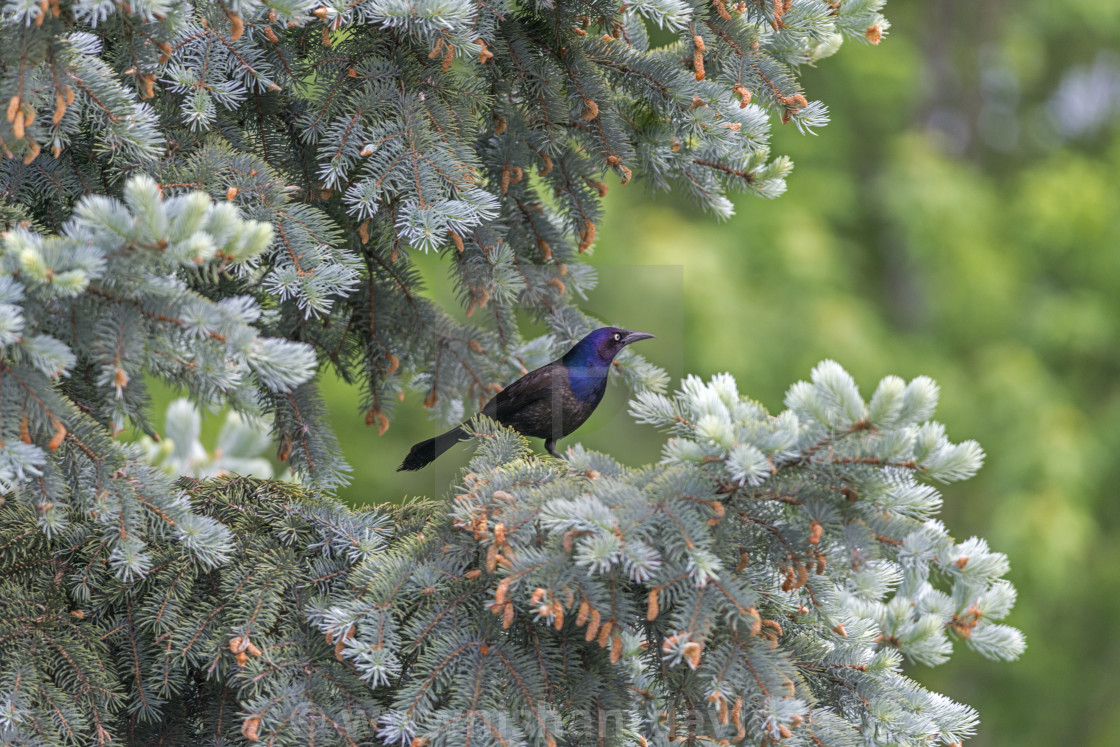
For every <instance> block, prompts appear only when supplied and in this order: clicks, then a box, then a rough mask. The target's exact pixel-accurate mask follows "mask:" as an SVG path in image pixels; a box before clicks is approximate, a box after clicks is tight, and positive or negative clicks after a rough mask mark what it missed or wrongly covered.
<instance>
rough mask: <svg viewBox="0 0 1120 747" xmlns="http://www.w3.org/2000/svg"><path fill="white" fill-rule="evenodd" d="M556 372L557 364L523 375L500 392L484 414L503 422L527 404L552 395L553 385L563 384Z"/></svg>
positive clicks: (487, 405) (484, 408)
mask: <svg viewBox="0 0 1120 747" xmlns="http://www.w3.org/2000/svg"><path fill="white" fill-rule="evenodd" d="M564 383H565V382H563V381H562V380H560V376H558V375H557V372H556V364H555V363H550V364H548V365H547V366H543V367H541V368H538V369H537V370H535V371H530V372H529V373H527V374H525V375H524V376H522V377H521V378H520V379H518V380H517V381H515V382H513V383H512V384H510V385H509V386H507V387H506V388H505V389H503V390H502V391H500V392H498V393H497V394H496V395H495V396H494V398H493V399H492V400H490V401H489V402H487V403H486V406H485V407H483V408H482V412H483V414H484V415H487V416H489V417H491V418H494V419H495V420H497V421H498V422H503V421H504V420H505V419H506V418H507V417H508V416H509V415H512V414H514V413H517V412H519V411H520V410H521V409H522V408H524V407H525V406H526V405H528V404H530V403H531V402H536V401H537V400H540V399H544V398H546V397H549V396H551V395H552V392H553V385H554V384H559V385H561V386H563V384H564Z"/></svg>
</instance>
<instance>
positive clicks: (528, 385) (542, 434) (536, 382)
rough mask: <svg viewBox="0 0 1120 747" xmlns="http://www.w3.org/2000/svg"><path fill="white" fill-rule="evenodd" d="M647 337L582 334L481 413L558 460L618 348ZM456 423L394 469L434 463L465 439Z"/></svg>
mask: <svg viewBox="0 0 1120 747" xmlns="http://www.w3.org/2000/svg"><path fill="white" fill-rule="evenodd" d="M651 337H653V335H651V334H647V333H645V332H631V331H630V330H626V329H618V328H617V327H603V328H601V329H597V330H595V331H594V332H592V333H591V334H589V335H588V336H587V337H585V338H583V339H582V340H580V341H579V342H577V343H576V344H575V347H573V348H572V349H571V350H569V351H568V352H567V353H566V354H565V355H564V357H563V358H561V359H560V360H556V361H553V362H552V363H549V364H548V365H546V366H542V367H540V368H538V369H537V370H535V371H530V372H529V373H527V374H525V375H524V376H522V377H521V378H520V379H518V380H517V381H515V382H513V383H512V384H510V385H509V386H508V387H506V388H505V389H503V390H502V391H500V392H498V394H497V395H496V396H495V397H494V398H493V399H492V400H490V401H489V402H487V403H486V406H485V407H483V408H482V413H483V414H484V415H487V416H489V417H491V418H493V419H494V420H496V421H498V422H499V423H501V424H502V425H506V426H509V427H510V428H513V429H514V430H516V431H518V432H519V433H522V434H524V435H526V436H529V437H531V438H543V439H544V440H545V441H544V447H545V449H547V450H548V453H549V454H552V456H554V457H557V458H559V457H560V455H559V454H557V453H556V442H557V441H558V440H559V439H561V438H563V437H564V436H567V435H568V434H569V433H571V432H572V431H574V430H575V429H576V428H579V427H580V426H581V425H583V422H584V421H585V420H587V419H588V418H589V417H591V413H593V412H595V408H596V407H598V406H599V401H600V400H601V399H603V392H605V391H606V390H607V373H608V372H609V371H610V368H611V362H612V361H614V357H615V356H616V355H618V353H619V351H620V350H622V349H623V348H624V347H626V346H627V345H629V344H630V343H632V342H637V341H638V340H646V339H649V338H651ZM470 437H471V436H470V433H469V432H467V431H466V430H465V429H464V428H463V427H462V426H461V425H457V426H455V427H454V428H452V429H451V430H449V431H448V432H447V433H443V434H441V435H438V436H436V437H435V438H429V439H428V440H427V441H421V442H420V443H418V444H416V445H415V446H413V447H412V450H411V451H409V452H408V456H406V457H405V458H404V461H403V462H401V466H400V467H398V468H397V471H398V472H400V471H401V470H417V469H421V468H422V467H426V466H428V465H429V464H431V463H432V462H433V461H435V459H436V457H438V456H439V455H440V454H442V453H443V452H445V451H447V450H448V449H450V448H451V447H452V446H454V445H455V444H457V443H458V442H459V441H464V440H466V439H468V438H470Z"/></svg>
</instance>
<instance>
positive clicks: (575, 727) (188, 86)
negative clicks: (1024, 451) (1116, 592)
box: [0, 0, 1023, 747]
mask: <svg viewBox="0 0 1120 747" xmlns="http://www.w3.org/2000/svg"><path fill="white" fill-rule="evenodd" d="M881 6H882V0H849V1H846V2H845V1H843V0H841V1H840V2H825V1H824V0H774V2H765V1H763V0H752V1H748V2H739V3H731V2H727V1H724V0H713V2H710V3H709V2H707V1H706V0H705V1H704V2H701V1H700V0H693V1H692V2H683V1H682V0H651V1H646V0H639V1H638V2H623V3H616V2H599V1H598V0H590V1H589V2H584V3H570V2H567V0H560V1H559V2H554V1H553V0H542V1H541V2H536V3H505V2H500V1H498V2H489V1H488V0H479V2H465V0H376V1H366V2H363V1H361V0H357V1H350V0H333V2H326V3H322V2H317V1H316V2H307V1H306V0H277V1H275V2H269V1H265V2H260V1H259V0H227V1H226V2H216V1H215V2H210V1H209V0H199V1H198V2H195V3H193V4H189V3H185V2H172V1H171V0H166V1H162V2H161V1H160V0H154V1H150V0H136V1H135V2H106V1H104V0H76V1H74V2H62V1H61V0H17V1H15V2H9V3H8V4H7V5H6V6H5V7H4V9H3V11H2V16H0V42H2V43H0V101H4V102H7V105H6V117H5V119H4V120H3V121H2V122H0V150H2V151H3V154H4V155H5V156H6V158H5V159H4V160H3V162H2V163H3V166H2V168H0V184H2V187H3V189H2V193H0V219H2V220H3V221H4V223H5V231H4V233H3V236H2V240H0V492H2V493H3V501H4V503H3V505H2V506H0V568H2V569H3V571H4V572H3V576H2V580H0V587H2V588H3V592H2V593H0V698H2V703H0V737H2V738H3V739H4V740H5V742H6V743H11V744H82V745H84V744H109V743H110V742H115V743H122V742H123V743H126V744H144V745H147V744H187V743H193V742H196V741H199V740H203V741H204V742H206V743H213V744H226V743H234V744H246V743H252V742H263V743H268V744H277V745H289V744H290V745H306V744H316V745H325V744H340V745H357V744H384V745H390V744H392V745H413V746H414V747H420V746H421V745H430V746H431V747H435V746H436V745H452V746H458V745H464V744H472V745H515V744H518V745H519V744H526V745H529V744H532V745H547V746H550V747H551V746H553V745H599V744H603V745H607V744H611V745H613V744H620V745H621V744H645V745H667V744H670V743H672V744H678V743H685V744H703V743H723V742H731V743H737V744H756V745H761V744H770V745H773V744H778V743H782V744H790V745H798V744H805V745H811V744H817V745H847V744H856V743H872V744H884V745H888V744H914V745H917V744H922V745H925V744H929V743H931V742H934V743H946V744H951V743H954V742H959V741H960V740H961V739H962V738H964V737H967V736H968V735H969V734H970V733H971V732H972V730H973V729H974V728H975V724H976V714H975V713H974V712H973V711H971V709H969V708H968V707H967V706H963V705H960V704H957V703H955V702H953V701H952V700H950V699H948V698H946V697H944V696H941V695H938V694H936V693H930V692H928V691H926V690H924V689H923V688H921V686H920V685H918V684H917V683H916V682H914V681H912V680H910V679H908V678H907V677H906V676H905V675H904V674H903V672H902V664H903V661H904V660H906V659H909V660H911V661H917V662H922V663H926V664H936V663H940V662H943V661H945V660H946V659H947V658H948V656H949V654H950V652H951V649H952V644H953V642H954V641H963V642H966V643H967V644H968V645H969V646H970V647H972V648H974V649H975V650H977V651H979V652H980V653H982V654H984V655H986V656H991V657H994V658H1005V659H1006V658H1014V657H1015V656H1017V655H1018V653H1019V652H1020V651H1021V650H1022V648H1023V642H1022V638H1021V636H1020V634H1019V633H1018V631H1016V630H1014V629H1013V628H1009V627H1006V626H1003V625H1001V624H999V623H998V620H1000V619H1001V618H1002V617H1004V616H1005V615H1006V614H1007V613H1008V611H1009V610H1010V607H1011V605H1012V603H1013V601H1014V589H1013V588H1012V587H1011V586H1010V584H1008V583H1007V582H1006V581H1005V580H1003V579H1002V576H1003V575H1004V573H1005V572H1006V570H1007V563H1006V559H1005V558H1004V557H1003V556H1002V555H1001V554H999V553H996V552H992V551H991V550H989V548H988V547H987V545H986V544H985V543H984V542H983V540H980V539H976V538H973V539H970V540H967V541H965V542H961V543H957V542H955V541H954V540H953V539H951V537H950V536H949V534H948V533H947V531H946V529H945V527H943V526H942V525H941V524H940V523H938V522H937V520H936V518H935V516H936V513H937V510H938V507H939V505H940V495H939V493H938V492H937V490H936V489H935V488H933V487H932V486H931V485H930V483H929V480H941V481H951V480H957V479H963V478H966V477H968V476H969V475H971V474H972V473H973V472H974V471H975V470H976V469H977V468H978V467H979V465H980V462H981V459H982V453H981V451H980V449H979V447H978V446H977V445H976V444H974V443H971V442H966V443H963V444H956V445H955V444H952V443H950V442H949V441H948V440H947V438H946V436H945V432H944V429H943V428H942V427H941V426H940V425H938V424H936V423H934V422H932V421H930V420H929V418H930V417H931V415H932V412H933V408H934V405H935V402H936V395H937V390H936V386H935V385H934V384H933V383H932V382H931V381H929V380H928V379H924V378H919V379H916V380H914V381H912V382H910V383H908V384H907V383H905V382H903V381H901V380H900V379H897V378H894V377H888V378H886V379H884V380H883V382H882V384H881V385H880V386H879V388H878V389H877V390H876V392H875V394H874V396H873V397H872V398H871V400H870V402H869V403H865V402H864V401H863V399H862V398H861V396H860V394H859V392H858V391H857V390H856V387H855V384H854V382H852V380H851V378H850V377H849V376H848V375H847V374H846V373H844V372H843V371H842V370H841V369H840V368H839V367H838V366H837V365H836V364H833V363H830V362H826V363H823V364H821V365H820V366H819V367H818V368H817V369H815V370H814V372H813V375H812V377H811V379H812V380H811V382H803V383H801V384H797V385H795V386H794V387H793V388H792V389H791V390H790V392H789V395H788V397H787V401H786V404H787V407H788V409H787V410H786V411H785V412H783V413H781V414H779V415H776V416H772V415H770V414H769V413H767V412H766V411H765V410H763V408H761V407H760V406H759V405H758V404H756V403H754V402H752V401H751V400H749V399H747V398H744V397H742V396H741V395H739V393H738V391H737V389H736V386H735V382H734V380H733V379H732V378H731V377H730V376H720V377H716V378H714V379H712V380H711V381H709V382H707V383H705V382H702V381H700V380H698V379H695V378H691V377H690V378H688V379H686V380H685V381H684V382H683V383H682V385H681V388H680V390H679V391H678V392H677V393H676V394H674V395H672V396H666V395H665V394H664V391H665V389H666V385H667V381H666V377H665V375H664V373H663V372H662V371H661V370H660V369H658V368H657V367H656V366H653V365H651V364H649V363H648V362H646V361H644V360H642V359H641V358H640V357H639V356H637V355H635V354H633V353H629V352H628V353H627V354H626V355H624V356H623V357H622V358H621V359H620V365H619V369H620V370H621V372H622V373H623V375H624V378H625V380H626V383H627V384H628V385H629V386H631V387H632V388H633V390H634V392H635V397H634V400H633V401H632V404H631V412H632V414H633V415H634V417H635V419H636V421H637V423H646V424H650V425H653V426H656V427H659V428H662V429H664V430H666V431H668V432H669V434H670V437H669V439H668V440H667V442H666V444H665V448H664V452H663V458H662V460H661V461H660V462H659V463H658V464H656V465H649V466H646V467H642V468H632V467H627V466H623V465H620V464H618V463H617V462H615V461H614V460H612V459H611V458H610V457H609V456H608V455H604V454H595V453H591V452H586V451H584V450H582V449H581V448H580V447H578V446H576V447H573V448H572V449H571V450H570V451H569V454H568V459H567V460H566V461H557V460H554V459H550V458H540V457H535V456H532V455H531V454H530V453H529V452H528V450H527V448H526V445H525V443H524V441H523V439H521V438H520V437H519V436H517V434H515V433H511V432H509V431H505V430H503V429H501V428H499V427H497V426H495V425H494V424H493V423H489V422H486V421H485V420H484V419H476V420H474V421H472V426H471V427H473V428H475V429H476V430H477V432H478V434H479V447H478V452H477V454H476V456H475V458H474V459H473V461H472V463H471V467H470V471H469V472H467V473H466V474H464V475H463V477H462V478H461V481H460V487H459V488H458V490H457V491H454V492H453V493H452V494H451V495H447V496H435V497H434V498H433V499H431V500H424V501H418V502H413V503H407V504H404V505H396V504H385V505H382V506H378V507H376V508H365V509H353V508H349V507H346V506H344V505H343V504H341V503H340V502H339V501H338V500H337V499H335V498H333V497H331V495H330V491H331V490H332V489H334V488H336V487H338V486H339V485H341V484H343V483H344V482H345V480H346V474H347V467H346V465H345V463H344V461H343V460H342V458H341V455H340V453H339V449H338V445H337V442H336V441H335V439H334V437H333V435H332V434H331V431H330V428H329V424H328V423H327V422H325V418H324V409H323V405H322V402H321V399H320V397H319V394H318V392H317V388H316V383H315V382H316V377H317V375H318V374H319V372H320V371H322V370H324V369H332V370H333V371H334V372H336V373H337V374H338V375H340V376H342V377H343V378H344V379H346V380H348V381H354V382H360V383H361V385H362V388H363V391H364V393H365V394H364V397H365V401H364V402H363V403H362V409H363V410H364V411H365V413H366V414H365V417H366V422H367V423H368V424H370V425H373V426H376V427H377V429H378V431H379V432H384V431H385V429H387V428H388V427H389V425H390V422H391V418H392V416H393V405H394V403H395V402H397V401H398V398H399V397H403V396H416V397H419V398H421V399H423V401H424V403H425V405H426V406H427V407H428V408H429V409H430V410H431V411H432V413H433V417H434V418H436V419H438V420H442V421H445V422H446V421H453V420H458V419H460V418H462V417H464V416H466V415H469V414H470V413H471V412H473V411H474V410H475V409H476V408H477V407H478V406H479V405H480V404H481V403H482V402H484V401H485V400H486V399H488V398H489V397H490V396H492V394H493V392H494V391H495V390H496V389H497V388H499V387H500V386H501V385H502V383H504V382H508V381H509V380H510V379H512V378H514V377H516V375H518V374H519V373H520V372H522V371H523V370H524V369H527V368H533V367H534V366H536V365H539V364H540V363H543V362H545V361H546V360H548V359H549V358H551V357H552V356H553V355H554V354H555V353H556V352H558V351H561V350H563V349H565V348H566V346H567V345H569V344H570V343H571V342H572V341H574V340H576V339H578V338H580V337H581V336H582V335H583V334H584V333H585V332H586V331H587V330H588V329H590V328H591V327H593V326H596V322H595V321H594V320H593V319H590V318H589V317H587V316H586V315H585V314H584V313H583V312H581V311H580V309H579V307H578V304H577V303H576V302H575V300H574V299H578V297H579V295H580V294H581V293H582V292H584V291H586V290H587V289H589V288H590V287H592V286H593V285H594V283H595V274H594V271H593V269H592V268H591V267H590V266H589V265H587V264H585V263H584V262H582V261H581V259H580V255H581V254H583V253H585V252H587V251H589V250H590V249H591V248H592V247H593V245H594V243H595V236H596V225H597V223H598V221H599V219H600V206H599V203H600V199H601V198H602V196H603V194H604V193H605V192H606V190H607V186H606V184H605V181H604V180H606V179H607V178H608V177H607V176H605V175H606V174H608V173H611V174H613V175H614V178H615V180H617V182H618V184H619V185H621V186H620V188H627V189H634V188H639V186H638V184H637V182H642V183H644V184H645V185H646V186H647V187H650V188H653V189H670V188H672V189H676V190H678V191H683V192H684V193H686V194H688V195H689V196H690V197H691V198H692V199H694V200H695V201H696V202H697V203H698V204H700V205H701V206H703V207H704V208H705V209H707V210H710V211H711V212H713V213H715V214H716V215H727V214H729V212H730V210H731V203H730V201H729V200H728V198H727V196H726V195H727V193H728V192H729V191H746V192H752V193H754V194H757V195H759V196H762V197H776V196H778V195H779V194H781V192H782V191H783V190H784V188H785V181H784V180H785V177H786V175H787V174H788V173H789V171H790V169H791V167H792V164H791V163H790V161H789V160H788V159H787V158H785V157H782V156H774V155H772V154H771V153H770V150H769V146H768V138H769V133H770V127H771V125H772V122H773V121H774V120H777V121H780V122H781V123H782V124H785V125H788V124H792V125H793V126H794V127H796V128H798V129H800V130H802V131H804V132H810V131H811V130H812V129H813V128H815V127H819V126H821V125H823V124H825V123H826V120H827V111H826V109H825V107H824V105H823V104H822V103H820V102H819V101H810V100H809V99H808V98H807V97H806V95H805V93H804V92H803V91H802V90H801V88H800V85H799V83H798V79H797V70H798V68H799V66H801V65H805V64H812V63H815V62H816V61H817V60H820V59H823V58H824V57H827V56H828V55H830V54H832V53H834V52H836V51H837V49H838V48H839V47H840V45H841V43H842V42H843V41H844V40H845V39H850V40H853V41H859V42H869V43H878V42H879V41H880V39H881V37H882V36H883V34H884V33H885V31H886V29H887V27H888V26H887V22H886V20H885V19H884V18H883V17H882V16H881V15H880V13H879V11H880V8H881ZM651 32H653V33H656V34H657V36H656V38H658V39H662V40H665V41H664V42H659V43H657V44H651V42H650V34H651ZM631 182H635V184H631ZM428 252H438V253H439V254H440V256H441V257H442V258H443V259H444V260H445V261H446V263H447V265H448V266H449V268H450V271H451V273H452V277H453V279H454V283H455V285H456V289H457V291H458V296H459V301H460V303H461V308H459V309H444V308H441V307H439V306H438V305H437V304H436V303H434V302H433V301H431V300H429V299H427V298H426V297H425V296H424V295H423V294H422V293H421V288H420V281H419V276H418V273H417V272H416V270H415V268H414V266H413V264H412V258H413V257H414V256H416V255H417V254H421V253H428ZM464 311H465V314H464V313H463V312H464ZM519 314H529V315H530V316H531V317H533V318H535V319H538V320H540V321H542V322H544V323H545V324H547V326H548V328H549V330H550V333H549V334H548V335H545V336H543V337H539V338H535V339H527V338H524V337H522V335H521V334H520V332H519V329H518V325H517V319H518V315H519ZM464 317H465V319H464ZM153 379H159V380H162V381H164V382H167V383H169V384H172V385H175V386H178V387H182V388H184V389H185V390H186V391H187V392H188V394H189V396H190V398H191V400H193V402H194V403H196V404H197V405H199V406H212V405H213V406H224V407H227V408H230V409H231V410H232V411H233V412H236V413H239V414H240V416H243V417H244V418H245V422H246V423H251V422H256V421H255V420H254V419H255V418H258V417H262V416H263V417H264V418H266V419H267V422H268V423H269V424H270V428H271V436H272V438H273V439H274V441H275V443H276V444H277V454H278V456H279V458H280V459H281V460H282V461H285V462H287V463H288V464H289V465H290V467H291V468H292V470H293V472H294V473H295V474H296V475H297V476H298V477H299V479H300V480H301V482H302V486H295V485H292V484H287V483H283V482H276V481H259V480H251V479H248V478H243V477H227V478H223V479H219V480H217V481H207V482H197V481H189V480H188V481H181V482H178V483H176V482H174V480H173V478H172V477H169V476H168V475H167V474H166V472H165V471H164V469H161V468H160V467H158V466H156V465H155V464H153V462H152V461H151V459H150V457H151V456H152V454H151V449H147V450H145V449H143V448H140V447H136V446H129V445H128V444H126V443H124V442H122V441H121V440H120V439H118V438H117V437H116V436H117V434H118V433H119V432H120V431H122V430H124V429H131V428H138V429H140V430H141V431H143V432H145V433H147V434H148V435H149V437H150V438H151V439H153V440H158V439H159V434H158V433H157V431H156V429H155V428H154V427H153V424H152V422H151V421H150V419H149V417H150V413H149V412H148V403H149V397H148V393H147V391H146V387H145V383H146V381H151V380H153ZM635 427H637V425H636V426H635ZM188 430H189V429H188ZM244 432H246V433H251V428H246V429H244ZM180 445H181V446H183V445H182V444H180ZM254 453H255V452H254Z"/></svg>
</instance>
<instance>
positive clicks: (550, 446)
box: [544, 438, 564, 459]
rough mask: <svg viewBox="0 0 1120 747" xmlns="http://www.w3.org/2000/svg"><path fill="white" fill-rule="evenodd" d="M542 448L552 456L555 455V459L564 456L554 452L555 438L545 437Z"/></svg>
mask: <svg viewBox="0 0 1120 747" xmlns="http://www.w3.org/2000/svg"><path fill="white" fill-rule="evenodd" d="M544 450H545V451H547V452H548V453H549V454H551V455H552V456H554V457H556V458H557V459H563V458H564V457H562V456H560V455H559V454H557V453H556V439H555V438H546V439H545V440H544Z"/></svg>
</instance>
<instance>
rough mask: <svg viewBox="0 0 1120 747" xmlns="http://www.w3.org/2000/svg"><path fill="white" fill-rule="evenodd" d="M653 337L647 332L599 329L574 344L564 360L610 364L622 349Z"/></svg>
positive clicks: (609, 328) (613, 328)
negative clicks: (592, 359) (595, 360)
mask: <svg viewBox="0 0 1120 747" xmlns="http://www.w3.org/2000/svg"><path fill="white" fill-rule="evenodd" d="M652 337H653V335H651V334H649V333H648V332H634V331H633V330H629V329H619V328H618V327H601V328H599V329H597V330H595V331H594V332H592V333H591V334H589V335H588V336H587V337H584V338H583V339H582V340H580V341H579V342H577V343H576V346H575V347H574V348H572V349H571V351H570V352H569V353H568V355H567V356H565V358H569V357H571V358H576V359H580V361H581V362H583V361H586V362H588V363H589V362H590V360H589V359H591V358H595V359H597V360H599V361H602V362H606V363H610V362H611V361H613V360H614V357H615V356H616V355H618V353H619V351H621V350H622V349H623V348H624V347H626V346H627V345H629V344H630V343H632V342H637V341H638V340H648V339H651V338H652Z"/></svg>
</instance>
